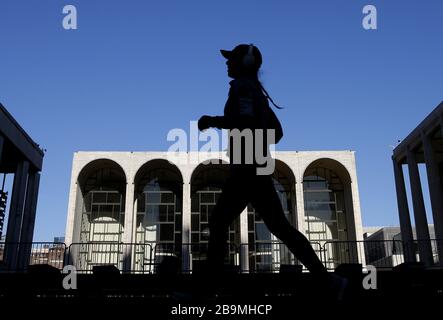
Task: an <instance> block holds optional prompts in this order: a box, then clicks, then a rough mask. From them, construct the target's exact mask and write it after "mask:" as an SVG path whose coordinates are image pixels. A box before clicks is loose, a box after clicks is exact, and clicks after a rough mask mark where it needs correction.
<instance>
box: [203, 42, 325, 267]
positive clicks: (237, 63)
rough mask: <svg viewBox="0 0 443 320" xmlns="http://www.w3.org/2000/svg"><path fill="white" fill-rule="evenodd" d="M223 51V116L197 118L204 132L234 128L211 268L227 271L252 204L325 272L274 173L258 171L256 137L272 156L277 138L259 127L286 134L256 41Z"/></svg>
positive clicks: (215, 217) (215, 215) (214, 221)
mask: <svg viewBox="0 0 443 320" xmlns="http://www.w3.org/2000/svg"><path fill="white" fill-rule="evenodd" d="M221 53H222V55H223V56H224V57H225V58H226V59H227V62H226V64H227V66H228V76H229V77H231V78H232V79H233V80H232V81H231V82H230V86H231V87H230V90H229V97H228V100H227V102H226V105H225V108H224V115H223V116H215V117H212V116H207V115H205V116H202V117H201V118H200V120H199V121H198V127H199V130H205V129H207V128H210V127H215V128H218V129H222V128H223V129H229V132H230V134H229V137H230V139H229V147H228V150H229V151H228V152H229V157H230V174H229V177H228V179H227V181H226V183H225V185H224V186H223V189H222V193H221V195H220V197H219V199H218V201H217V204H216V206H215V207H214V210H213V212H212V214H211V217H210V221H209V248H208V267H209V270H210V272H217V271H221V270H222V267H223V264H224V258H225V255H226V249H227V237H228V232H227V231H228V228H229V225H230V224H231V223H232V221H233V220H234V219H235V218H236V217H238V216H239V215H240V214H241V212H242V211H243V210H244V209H245V208H246V206H247V205H248V204H249V203H251V204H252V206H253V207H254V208H255V210H256V212H257V214H259V215H260V217H261V218H262V219H263V221H264V222H265V224H266V226H267V227H268V229H269V231H270V232H271V233H273V234H274V235H275V236H276V237H277V238H279V239H280V240H281V241H283V242H284V243H285V244H286V245H287V246H288V248H289V249H290V250H291V252H292V253H293V254H294V256H295V257H296V258H297V259H298V260H299V261H300V262H301V263H303V264H304V265H305V267H306V268H308V269H309V271H311V272H313V273H314V272H315V273H323V272H326V269H325V267H324V266H323V264H322V263H321V261H320V260H319V258H318V257H317V255H316V253H315V252H314V250H313V249H312V247H311V245H310V243H309V241H308V239H306V237H305V236H304V235H303V234H301V233H300V232H299V231H298V230H296V229H295V228H293V227H292V226H291V225H290V223H289V222H288V220H287V219H286V217H285V215H284V212H283V208H282V205H281V203H280V199H279V197H278V195H277V192H276V190H275V188H274V183H273V180H272V172H270V173H267V174H263V173H261V174H258V169H260V168H262V169H263V166H264V164H263V163H262V162H259V161H258V160H257V159H256V157H255V155H256V146H257V141H256V140H257V139H263V141H260V142H261V146H264V147H263V148H262V149H263V150H259V151H263V153H266V154H269V149H268V143H273V142H272V141H267V135H266V134H264V135H262V136H261V137H260V136H258V135H256V134H255V133H256V132H258V131H259V130H258V129H262V130H263V129H274V130H275V141H276V142H277V141H278V140H279V139H280V138H281V136H282V135H283V133H282V130H281V127H280V124H279V122H278V120H277V119H276V118H275V114H274V113H273V111H272V110H271V109H270V107H269V103H268V99H269V100H270V101H271V102H272V103H273V104H274V105H275V103H274V102H273V101H272V99H271V98H270V97H269V95H268V93H267V92H266V90H265V89H264V88H263V86H262V85H261V83H260V81H259V79H258V70H259V69H260V66H261V63H262V56H261V53H260V51H259V50H258V48H257V47H255V46H254V45H252V44H251V45H247V44H241V45H238V46H237V47H235V48H234V49H233V50H232V51H226V50H221ZM275 106H276V105H275ZM276 107H278V106H276ZM235 129H238V130H235ZM242 130H243V131H244V130H246V131H248V130H249V131H250V132H251V133H252V137H253V139H252V140H249V141H248V140H247V139H244V140H241V138H240V141H241V143H240V147H239V148H235V142H234V141H233V140H232V139H233V138H235V137H233V136H232V135H231V133H232V132H234V131H242ZM237 142H238V141H237ZM237 145H238V144H237ZM258 145H259V146H260V144H258ZM258 149H261V147H258ZM235 152H240V154H235ZM251 152H252V153H253V159H252V161H248V153H251ZM249 160H250V158H249Z"/></svg>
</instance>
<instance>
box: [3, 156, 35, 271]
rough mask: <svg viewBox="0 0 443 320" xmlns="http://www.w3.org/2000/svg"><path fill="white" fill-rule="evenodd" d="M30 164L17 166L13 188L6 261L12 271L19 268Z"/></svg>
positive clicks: (24, 162)
mask: <svg viewBox="0 0 443 320" xmlns="http://www.w3.org/2000/svg"><path fill="white" fill-rule="evenodd" d="M28 171H29V162H28V161H21V162H19V163H18V164H17V168H16V171H15V175H14V183H13V187H12V197H11V206H10V208H9V218H8V231H7V234H6V243H8V244H7V245H6V246H5V253H4V254H5V261H6V267H7V268H8V269H10V270H14V269H16V268H17V258H18V245H17V243H18V242H19V241H20V233H21V227H22V219H23V210H24V205H25V194H26V183H27V180H28Z"/></svg>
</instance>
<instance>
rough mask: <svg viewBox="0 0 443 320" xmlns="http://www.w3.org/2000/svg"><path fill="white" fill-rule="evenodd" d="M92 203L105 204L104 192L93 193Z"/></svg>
mask: <svg viewBox="0 0 443 320" xmlns="http://www.w3.org/2000/svg"><path fill="white" fill-rule="evenodd" d="M92 202H94V203H105V202H106V193H104V192H94V193H93V196H92Z"/></svg>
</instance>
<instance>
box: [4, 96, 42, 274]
mask: <svg viewBox="0 0 443 320" xmlns="http://www.w3.org/2000/svg"><path fill="white" fill-rule="evenodd" d="M43 157H44V152H43V150H42V149H41V148H40V147H39V145H38V144H37V143H35V142H34V141H33V140H32V139H31V137H30V136H29V135H28V134H27V133H26V131H25V130H24V129H23V128H22V127H21V126H20V125H19V124H18V122H17V121H16V120H15V119H14V117H13V116H12V115H11V114H10V113H9V112H8V111H7V110H6V108H5V107H4V106H3V105H2V104H0V178H1V180H2V182H1V184H0V238H1V237H2V236H3V235H5V244H1V250H2V253H1V255H0V270H3V269H6V270H16V269H23V268H25V267H26V266H27V265H28V263H29V256H30V253H31V246H27V245H19V243H30V242H32V239H33V236H34V225H35V216H36V209H37V198H38V190H39V185H40V172H41V170H42V165H43ZM7 175H11V176H13V184H12V190H11V191H12V192H10V193H9V194H8V191H7V190H6V189H5V179H6V176H7ZM8 201H9V213H8V215H7V217H8V225H7V228H6V232H4V231H5V230H4V228H3V227H4V221H6V219H5V217H6V207H7V202H8Z"/></svg>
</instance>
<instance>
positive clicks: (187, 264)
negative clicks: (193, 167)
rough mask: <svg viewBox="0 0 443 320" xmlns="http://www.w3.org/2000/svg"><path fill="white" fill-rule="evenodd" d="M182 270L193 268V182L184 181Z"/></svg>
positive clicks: (186, 270)
mask: <svg viewBox="0 0 443 320" xmlns="http://www.w3.org/2000/svg"><path fill="white" fill-rule="evenodd" d="M182 224H183V225H182V270H183V271H184V272H188V271H190V270H191V260H190V257H191V248H190V245H189V244H190V242H191V184H190V183H189V182H185V183H183V201H182Z"/></svg>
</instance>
